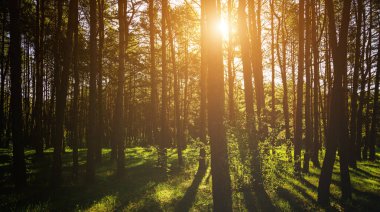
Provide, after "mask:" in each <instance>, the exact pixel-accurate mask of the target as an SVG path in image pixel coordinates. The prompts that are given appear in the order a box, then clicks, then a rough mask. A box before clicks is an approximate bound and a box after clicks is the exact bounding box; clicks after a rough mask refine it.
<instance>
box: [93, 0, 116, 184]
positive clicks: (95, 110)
mask: <svg viewBox="0 0 380 212" xmlns="http://www.w3.org/2000/svg"><path fill="white" fill-rule="evenodd" d="M96 35H97V17H96V0H90V90H89V104H88V126H87V128H88V132H87V133H88V134H87V164H86V177H87V181H88V182H92V181H93V180H94V177H95V151H96V142H97V141H98V139H97V119H96V118H97V117H96V112H97V107H96V106H97V102H96V100H97V94H96V75H97V74H98V70H97V65H98V58H97V42H96ZM119 116H120V115H119Z"/></svg>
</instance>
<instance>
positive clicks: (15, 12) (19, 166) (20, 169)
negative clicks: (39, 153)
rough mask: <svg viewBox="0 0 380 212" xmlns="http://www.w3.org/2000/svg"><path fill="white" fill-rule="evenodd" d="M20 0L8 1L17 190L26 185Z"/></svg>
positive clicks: (14, 166) (14, 173) (14, 175)
mask: <svg viewBox="0 0 380 212" xmlns="http://www.w3.org/2000/svg"><path fill="white" fill-rule="evenodd" d="M20 4H21V2H20V0H14V1H9V15H10V28H9V31H10V47H9V56H10V67H11V72H10V73H11V100H10V101H11V102H10V108H11V111H10V112H11V125H12V126H11V128H12V142H13V180H14V183H15V185H16V187H18V188H22V187H23V186H25V185H26V168H25V155H24V140H23V132H22V129H23V128H22V125H23V120H22V119H23V118H22V96H21V92H22V91H21V32H20V26H21V22H20Z"/></svg>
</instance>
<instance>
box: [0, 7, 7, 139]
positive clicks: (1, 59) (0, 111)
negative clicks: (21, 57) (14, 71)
mask: <svg viewBox="0 0 380 212" xmlns="http://www.w3.org/2000/svg"><path fill="white" fill-rule="evenodd" d="M6 15H7V13H6V8H5V7H4V8H3V9H2V29H1V55H0V66H1V67H0V68H1V72H0V77H1V82H0V83H1V84H0V142H1V143H0V146H3V142H2V140H1V139H3V134H4V131H5V127H6V125H5V123H6V119H5V77H6V75H7V72H6V67H5V60H6V57H5V23H6V20H7V18H6ZM4 144H5V143H4ZM4 146H5V145H4Z"/></svg>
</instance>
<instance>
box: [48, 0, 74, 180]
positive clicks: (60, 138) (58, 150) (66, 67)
mask: <svg viewBox="0 0 380 212" xmlns="http://www.w3.org/2000/svg"><path fill="white" fill-rule="evenodd" d="M74 9H75V0H71V1H70V4H69V20H68V24H67V32H66V38H65V40H64V46H65V48H64V51H63V64H62V65H63V67H62V73H61V74H60V76H61V78H60V79H61V80H60V83H59V86H58V87H57V88H56V89H57V91H56V92H57V102H56V120H55V121H56V129H55V136H56V137H55V139H54V142H55V143H54V157H53V169H52V172H53V173H52V184H53V185H58V184H60V183H61V180H62V179H61V177H62V155H61V154H62V148H63V142H64V129H63V123H64V118H65V108H66V97H67V90H68V81H69V74H70V64H71V57H72V42H73V41H72V40H73V39H72V38H73V33H74V25H75V23H76V20H75V17H74V15H75V13H74Z"/></svg>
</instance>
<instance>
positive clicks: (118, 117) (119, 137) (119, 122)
mask: <svg viewBox="0 0 380 212" xmlns="http://www.w3.org/2000/svg"><path fill="white" fill-rule="evenodd" d="M124 3H126V2H125V1H123V0H118V17H119V69H118V72H117V94H116V100H115V101H116V102H115V114H114V130H115V132H114V139H115V141H114V143H115V144H117V174H118V175H119V176H121V175H123V173H124V170H125V168H124V158H125V155H124V140H125V132H124V123H123V120H124V105H123V103H124V99H123V98H124V71H125V67H124V66H125V64H124V63H125V34H124V30H125V23H124V21H125V13H124V10H123V7H124Z"/></svg>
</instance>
